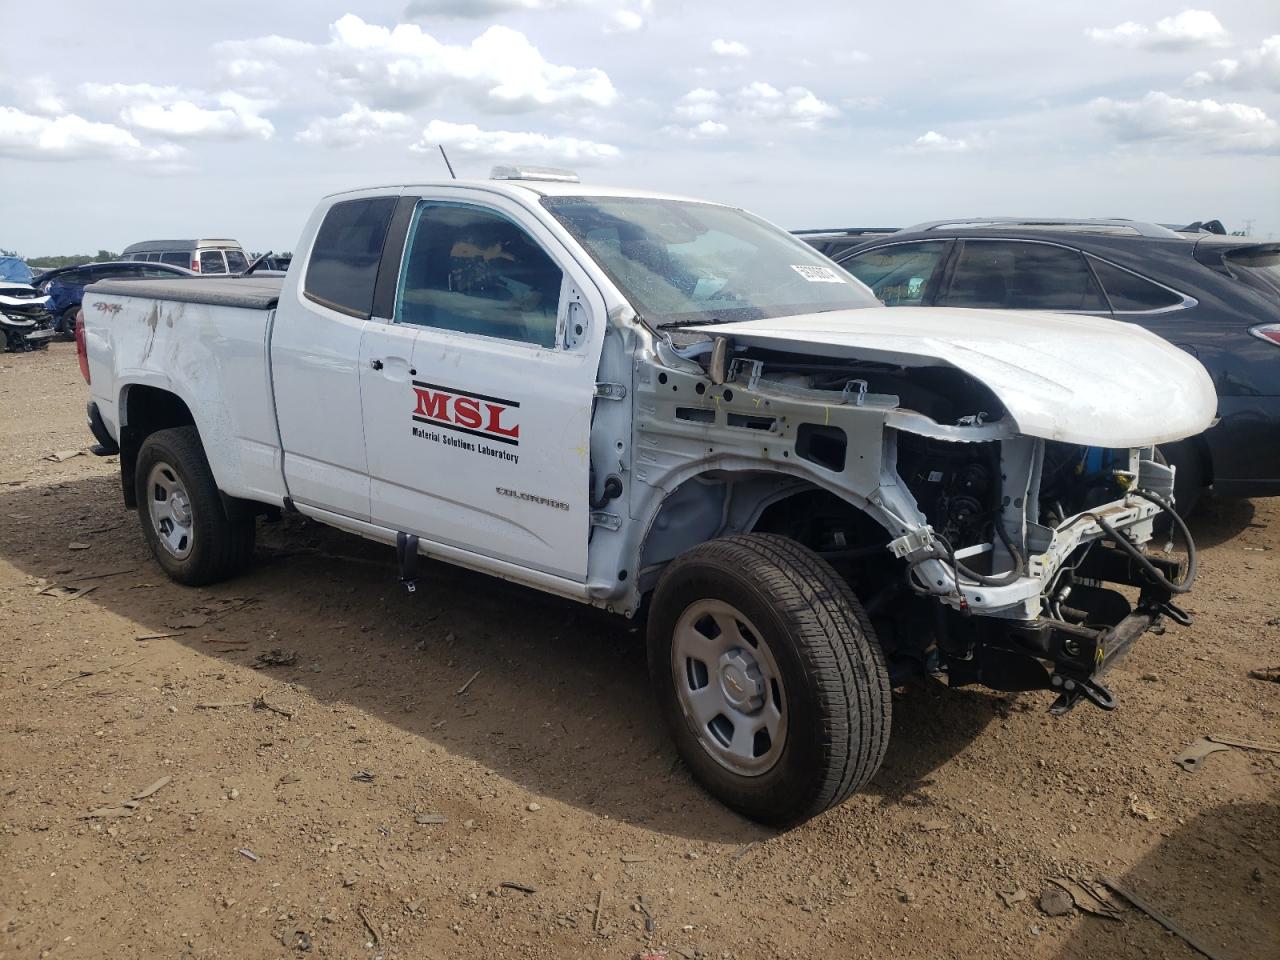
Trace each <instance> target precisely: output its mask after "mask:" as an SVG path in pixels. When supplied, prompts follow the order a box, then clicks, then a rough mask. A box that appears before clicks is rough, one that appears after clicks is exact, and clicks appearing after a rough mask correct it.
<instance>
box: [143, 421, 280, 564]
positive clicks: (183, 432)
mask: <svg viewBox="0 0 1280 960" xmlns="http://www.w3.org/2000/svg"><path fill="white" fill-rule="evenodd" d="M134 484H135V492H136V494H137V498H138V517H139V519H140V521H141V522H142V532H143V534H144V535H145V536H146V539H147V545H148V546H150V547H151V553H152V554H153V555H154V556H155V558H156V562H157V563H159V564H160V566H161V567H163V568H164V571H165V573H167V574H168V575H169V577H170V578H171V579H173V580H176V581H177V582H178V583H185V584H187V585H189V586H199V585H201V584H206V583H215V582H217V581H219V580H225V579H226V578H227V577H230V576H233V575H234V574H236V573H238V572H239V571H240V570H242V569H243V568H244V567H245V566H246V565H248V563H249V560H250V559H251V558H252V555H253V543H254V537H255V533H256V531H255V520H254V516H253V514H252V513H250V512H248V511H246V510H242V509H240V508H239V507H238V506H237V505H236V504H234V503H228V502H226V501H224V499H223V497H222V495H221V494H220V493H219V492H218V487H217V484H216V483H215V482H214V479H213V471H212V470H210V469H209V461H208V459H207V458H206V457H205V453H204V447H203V446H202V445H201V443H200V437H199V434H198V433H197V432H196V428H195V427H175V428H173V429H169V430H158V431H156V432H155V433H153V434H151V435H150V436H149V437H147V439H146V440H145V441H144V442H143V444H142V448H141V449H140V450H139V451H138V459H137V469H136V472H135V473H134Z"/></svg>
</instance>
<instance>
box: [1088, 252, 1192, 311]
mask: <svg viewBox="0 0 1280 960" xmlns="http://www.w3.org/2000/svg"><path fill="white" fill-rule="evenodd" d="M1089 261H1090V262H1091V263H1092V264H1093V272H1094V273H1095V274H1097V276H1098V280H1099V281H1101V283H1102V289H1103V290H1106V291H1107V297H1108V298H1109V299H1110V300H1111V309H1113V310H1117V311H1144V310H1163V309H1165V308H1167V307H1176V306H1178V305H1179V304H1181V303H1182V297H1181V296H1180V295H1179V294H1176V293H1174V292H1173V291H1172V290H1166V289H1165V288H1164V287H1161V286H1158V285H1156V284H1154V283H1152V282H1151V281H1150V280H1144V279H1143V278H1142V277H1140V276H1138V275H1137V274H1136V273H1130V272H1129V271H1128V270H1122V269H1120V268H1119V267H1115V266H1112V265H1111V264H1109V263H1107V262H1106V261H1104V260H1097V259H1095V258H1093V257H1090V258H1089Z"/></svg>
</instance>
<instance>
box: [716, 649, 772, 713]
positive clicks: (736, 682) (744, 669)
mask: <svg viewBox="0 0 1280 960" xmlns="http://www.w3.org/2000/svg"><path fill="white" fill-rule="evenodd" d="M719 667H720V691H721V693H723V694H724V698H725V700H726V701H727V702H728V703H729V705H730V706H732V707H734V708H735V709H738V710H741V711H743V712H744V713H751V712H753V711H755V710H759V709H760V708H761V707H762V706H764V678H763V677H762V676H761V675H760V668H759V666H757V665H756V661H755V658H753V657H752V656H751V655H750V654H749V653H747V652H746V651H745V650H730V651H729V652H727V653H725V654H724V655H723V656H721V658H720V663H719Z"/></svg>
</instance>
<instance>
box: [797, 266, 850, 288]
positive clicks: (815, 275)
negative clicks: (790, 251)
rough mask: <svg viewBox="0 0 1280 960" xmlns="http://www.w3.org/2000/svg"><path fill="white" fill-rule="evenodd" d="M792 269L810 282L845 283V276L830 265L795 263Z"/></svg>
mask: <svg viewBox="0 0 1280 960" xmlns="http://www.w3.org/2000/svg"><path fill="white" fill-rule="evenodd" d="M791 269H792V270H794V271H795V272H796V273H798V274H800V276H802V277H804V278H805V279H806V280H808V281H809V282H810V283H844V277H842V276H840V274H838V273H836V272H835V271H834V270H832V269H831V268H830V267H817V266H814V265H813V264H809V263H793V264H791Z"/></svg>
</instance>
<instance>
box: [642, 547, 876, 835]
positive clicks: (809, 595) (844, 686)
mask: <svg viewBox="0 0 1280 960" xmlns="http://www.w3.org/2000/svg"><path fill="white" fill-rule="evenodd" d="M706 600H712V601H718V602H723V603H726V604H729V605H731V606H732V607H733V608H735V609H736V610H739V611H741V612H742V614H743V615H744V616H745V617H746V619H747V620H748V621H749V625H750V626H752V627H753V628H754V629H755V632H756V633H758V634H759V635H760V639H762V640H764V641H765V643H766V644H767V647H768V652H769V653H770V654H771V655H772V659H773V661H774V662H775V664H776V667H777V671H778V673H779V675H780V679H781V691H779V692H780V693H781V700H782V702H783V703H784V704H785V710H786V718H787V719H786V727H785V730H786V735H785V739H784V742H783V744H782V747H781V749H780V752H779V753H778V755H777V759H776V760H774V761H773V765H772V766H771V767H770V768H768V769H767V770H765V771H764V772H760V773H754V774H752V775H745V774H743V773H739V772H735V771H734V770H731V769H728V768H727V767H726V766H725V765H724V764H723V762H722V761H720V760H717V759H716V757H715V756H714V755H713V753H712V752H711V750H710V749H709V748H708V747H705V746H704V745H703V742H702V739H701V738H700V734H699V732H698V726H697V723H696V722H695V721H694V720H693V719H692V718H691V717H690V716H689V715H688V713H687V712H686V709H685V707H684V706H683V705H682V703H681V700H680V695H679V694H678V693H677V690H676V683H677V680H676V670H675V668H673V656H672V648H673V636H674V633H675V630H676V628H677V625H678V624H679V623H680V622H681V618H682V616H683V615H684V614H685V612H686V611H689V610H693V609H695V607H694V605H695V604H698V603H699V602H700V601H706ZM648 652H649V672H650V676H651V677H652V680H653V684H654V688H655V692H656V695H657V698H658V701H659V704H660V706H661V707H662V710H663V712H664V714H665V716H666V718H667V721H668V723H669V726H670V728H671V731H672V736H673V737H674V739H675V742H676V747H677V748H678V750H679V752H680V756H681V758H682V759H683V760H684V762H685V764H686V765H687V766H688V768H689V770H690V771H691V772H692V773H693V775H694V777H695V778H696V779H697V780H698V781H699V782H700V783H701V784H702V785H703V786H704V787H705V788H706V789H707V790H708V791H709V792H710V793H711V794H713V795H714V796H715V797H717V798H718V799H719V800H721V801H722V802H723V803H725V804H726V805H727V806H729V807H731V808H733V809H734V810H736V811H738V812H739V813H741V814H743V815H744V816H747V817H750V818H751V819H752V820H757V821H760V822H762V823H767V824H772V825H777V826H786V825H791V824H795V823H798V822H800V821H803V820H807V819H808V818H810V817H813V816H815V815H817V814H819V813H821V812H822V811H824V810H826V809H828V808H830V807H833V806H836V805H837V804H839V803H841V802H843V801H844V800H846V799H847V798H848V797H849V796H850V795H851V794H853V793H854V792H855V791H857V790H858V789H859V788H861V787H862V786H864V785H865V784H866V783H867V781H868V780H870V779H871V778H872V777H873V776H874V775H875V773H876V770H878V769H879V767H880V763H881V761H882V760H883V759H884V754H885V749H886V747H887V745H888V741H889V727H890V721H891V699H890V692H889V675H888V671H887V669H886V667H885V661H884V655H883V653H882V651H881V649H880V645H879V643H878V642H877V641H876V639H875V634H874V631H873V629H872V627H871V623H870V621H869V620H868V619H867V616H866V614H865V613H864V612H863V609H862V605H861V604H860V603H859V602H858V600H857V598H856V597H855V596H854V595H853V592H852V591H851V590H850V589H849V586H848V584H846V583H845V581H844V580H843V579H841V578H840V576H839V575H838V574H837V573H836V572H835V571H834V570H833V569H832V568H831V566H830V565H829V564H827V563H826V562H825V561H824V560H822V559H821V558H820V557H818V556H817V555H816V554H814V553H813V552H811V551H810V550H808V549H806V548H805V547H803V546H801V545H800V544H799V543H797V542H795V541H794V540H790V539H788V538H786V537H780V536H774V535H768V534H748V535H742V536H735V537H726V538H724V539H719V540H712V541H709V542H708V543H704V544H701V545H699V546H697V547H694V548H693V549H691V550H689V551H688V552H686V553H684V554H682V555H681V556H679V557H677V558H676V559H675V560H673V561H672V562H671V563H670V564H668V565H667V568H666V570H665V571H664V572H663V575H662V578H661V580H660V581H659V583H658V586H657V589H656V590H655V591H654V595H653V601H652V604H651V607H650V611H649V623H648ZM765 696H766V697H768V694H766V695H765ZM717 719H718V718H717ZM713 723H714V721H713Z"/></svg>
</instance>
